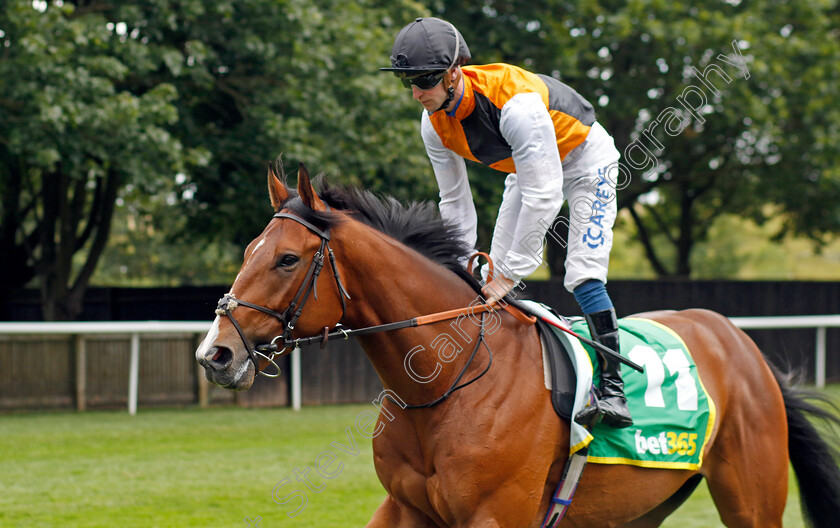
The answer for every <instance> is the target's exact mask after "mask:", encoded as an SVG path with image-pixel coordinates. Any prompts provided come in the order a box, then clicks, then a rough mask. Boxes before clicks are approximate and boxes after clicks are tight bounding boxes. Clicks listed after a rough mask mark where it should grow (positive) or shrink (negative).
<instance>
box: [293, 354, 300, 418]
mask: <svg viewBox="0 0 840 528" xmlns="http://www.w3.org/2000/svg"><path fill="white" fill-rule="evenodd" d="M300 385H301V382H300V349H299V348H297V347H295V349H294V350H292V409H294V410H296V411H299V410H300V391H301V387H300Z"/></svg>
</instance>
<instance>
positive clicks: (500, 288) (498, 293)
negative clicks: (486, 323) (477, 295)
mask: <svg viewBox="0 0 840 528" xmlns="http://www.w3.org/2000/svg"><path fill="white" fill-rule="evenodd" d="M514 286H516V282H514V281H513V280H512V279H509V278H507V277H505V276H504V275H502V274H497V275H496V276H495V277H494V278H493V280H492V281H490V282H488V283H487V284H485V285H484V287H483V288H481V294H482V295H484V298H485V299H486V302H487V304H493V303H495V302H497V301H499V299H501V298H502V297H504V296H505V295H507V293H508V292H509V291H511V290H512V289H513V287H514Z"/></svg>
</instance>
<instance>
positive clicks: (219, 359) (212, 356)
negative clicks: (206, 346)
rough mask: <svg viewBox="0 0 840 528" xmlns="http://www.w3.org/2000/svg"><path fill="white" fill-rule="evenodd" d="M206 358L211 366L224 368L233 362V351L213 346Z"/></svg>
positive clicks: (219, 368)
mask: <svg viewBox="0 0 840 528" xmlns="http://www.w3.org/2000/svg"><path fill="white" fill-rule="evenodd" d="M204 358H205V359H206V360H207V364H208V365H209V366H210V367H212V368H214V369H216V370H222V369H225V368H227V367H228V366H230V364H231V363H232V362H233V352H231V351H230V349H229V348H225V347H213V348H211V349H210V350H208V351H207V354H205V355H204Z"/></svg>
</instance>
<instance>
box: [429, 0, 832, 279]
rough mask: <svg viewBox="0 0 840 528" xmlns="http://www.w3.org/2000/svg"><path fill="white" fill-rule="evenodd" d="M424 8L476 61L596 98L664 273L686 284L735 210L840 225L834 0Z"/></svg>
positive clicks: (635, 210) (803, 224) (440, 3)
mask: <svg viewBox="0 0 840 528" xmlns="http://www.w3.org/2000/svg"><path fill="white" fill-rule="evenodd" d="M428 5H429V7H430V8H431V9H432V11H433V12H435V13H437V14H439V16H441V17H443V18H446V19H448V20H450V21H452V22H453V23H454V24H456V25H457V26H458V27H459V28H460V29H461V31H462V33H463V34H464V37H465V38H466V40H467V41H468V42H469V44H470V49H471V51H472V52H473V56H474V58H475V60H474V61H473V62H475V63H481V62H493V61H505V62H511V63H515V64H520V65H523V66H524V67H526V68H528V69H531V70H533V71H538V72H543V73H548V74H551V75H554V76H555V77H557V78H559V79H561V80H563V81H564V82H566V83H568V84H569V85H571V86H572V87H574V88H575V89H577V90H578V91H579V92H581V93H582V94H583V95H584V96H586V97H587V98H588V99H589V100H590V101H592V102H593V104H595V105H596V110H597V111H598V115H599V121H601V122H602V123H603V124H604V126H605V127H606V128H607V130H608V131H610V132H611V133H612V134H613V136H614V137H615V139H616V145H617V146H618V148H619V150H620V151H621V152H622V153H624V154H632V155H633V158H634V160H635V165H636V167H633V166H632V165H633V164H634V163H631V160H630V159H628V157H627V156H626V155H625V156H624V158H623V161H622V166H623V167H624V168H625V169H627V171H626V173H623V175H622V176H623V177H622V178H620V181H621V183H622V184H626V188H624V189H623V190H622V192H621V193H620V194H619V207H620V208H622V209H626V210H628V211H629V212H630V213H631V214H632V218H633V220H634V223H635V224H636V232H637V236H638V239H639V240H640V241H641V242H642V243H643V244H644V246H645V249H646V254H647V257H648V259H649V260H650V262H651V264H652V266H653V267H654V269H655V270H656V272H657V273H658V274H659V275H676V276H689V275H690V274H691V261H692V260H691V255H692V252H693V250H694V249H695V248H696V247H697V244H698V243H700V242H703V241H704V240H706V238H707V236H708V230H709V227H710V226H711V225H712V223H713V222H714V220H715V218H717V217H718V216H720V215H722V214H725V213H732V214H736V215H740V216H744V217H748V218H754V219H756V220H759V221H762V220H763V214H764V211H766V210H767V209H766V208H765V207H764V206H765V205H766V204H767V203H775V204H778V205H781V206H782V207H783V209H784V210H785V212H786V213H787V214H788V215H789V216H787V218H789V219H790V220H789V222H787V224H786V225H785V230H786V231H790V232H795V233H803V234H807V235H809V236H811V237H812V238H815V239H818V240H821V239H822V237H824V236H825V234H827V233H837V232H838V231H840V210H838V209H837V208H836V207H832V206H827V204H836V203H838V200H839V199H840V149H837V148H836V141H834V140H833V139H832V138H836V137H837V136H838V133H840V129H839V128H840V108H838V105H837V104H836V87H837V86H838V85H840V70H838V69H837V68H836V67H835V65H836V64H837V63H838V60H840V38H838V37H840V29H838V27H839V25H838V16H840V15H838V13H840V11H838V3H837V1H836V0H803V1H802V2H779V1H763V2H749V1H743V2H742V1H741V0H726V1H718V0H701V1H692V2H684V1H668V2H666V1H661V0H613V1H607V0H602V1H600V2H590V1H583V0H568V1H559V0H537V1H534V2H528V3H521V2H503V1H489V2H483V3H480V4H476V3H473V2H466V1H463V0H451V1H450V0H437V1H430V2H428ZM733 43H734V44H733ZM739 54H740V56H739ZM741 58H743V62H741ZM739 65H740V66H743V67H744V68H745V69H742V68H739ZM709 68H711V69H709ZM716 68H720V70H719V71H718V70H716ZM704 72H705V73H706V75H705V77H706V79H705V80H707V81H708V82H707V83H704V82H703V81H701V80H700V78H699V77H700V76H703V74H704ZM719 72H723V74H724V75H725V77H722V76H720V73H719ZM727 79H728V80H727ZM692 87H693V88H695V89H696V90H695V91H692ZM681 101H682V102H686V105H683V104H681ZM686 107H688V108H686ZM695 108H696V109H695ZM669 119H673V120H672V121H671V123H670V129H669V130H666V124H667V123H668V121H669ZM646 131H647V133H646ZM634 145H635V147H634ZM641 147H644V148H646V149H647V152H645V151H644V150H642V148H641ZM628 148H631V151H630V152H628V151H627V149H628ZM555 249H556V248H555ZM560 249H562V248H560ZM552 253H553V255H552V257H551V262H550V263H551V264H552V268H553V271H554V273H555V274H558V275H559V274H562V267H561V265H560V263H561V262H562V254H560V256H559V257H558V255H557V254H556V253H555V252H552Z"/></svg>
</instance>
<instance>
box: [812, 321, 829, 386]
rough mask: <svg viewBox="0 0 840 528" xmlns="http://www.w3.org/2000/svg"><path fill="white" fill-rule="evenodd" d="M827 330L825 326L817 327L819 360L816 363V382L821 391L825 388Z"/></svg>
mask: <svg viewBox="0 0 840 528" xmlns="http://www.w3.org/2000/svg"><path fill="white" fill-rule="evenodd" d="M825 328H826V327H824V326H818V327H817V359H816V361H815V363H816V365H815V366H816V372H815V374H814V381H815V382H816V385H817V387H818V388H820V389H821V388H823V387H825Z"/></svg>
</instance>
